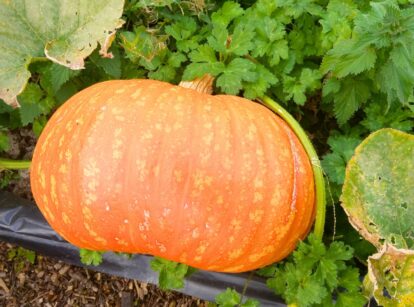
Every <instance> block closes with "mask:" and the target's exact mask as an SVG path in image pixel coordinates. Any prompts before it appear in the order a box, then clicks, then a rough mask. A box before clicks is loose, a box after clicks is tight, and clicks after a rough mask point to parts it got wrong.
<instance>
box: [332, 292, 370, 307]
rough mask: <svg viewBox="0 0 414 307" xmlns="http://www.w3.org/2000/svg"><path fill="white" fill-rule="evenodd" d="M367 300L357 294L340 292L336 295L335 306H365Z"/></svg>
mask: <svg viewBox="0 0 414 307" xmlns="http://www.w3.org/2000/svg"><path fill="white" fill-rule="evenodd" d="M366 302H367V298H366V297H365V296H364V295H362V293H360V292H359V290H358V292H352V293H348V292H341V293H339V294H338V298H337V300H336V304H335V306H337V307H349V306H365V304H366Z"/></svg>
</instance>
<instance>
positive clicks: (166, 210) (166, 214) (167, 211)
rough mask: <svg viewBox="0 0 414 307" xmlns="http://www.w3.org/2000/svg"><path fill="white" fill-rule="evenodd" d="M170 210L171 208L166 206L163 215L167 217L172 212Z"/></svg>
mask: <svg viewBox="0 0 414 307" xmlns="http://www.w3.org/2000/svg"><path fill="white" fill-rule="evenodd" d="M170 212H171V209H170V208H164V209H163V210H162V216H164V217H167V216H168V215H169V214H170Z"/></svg>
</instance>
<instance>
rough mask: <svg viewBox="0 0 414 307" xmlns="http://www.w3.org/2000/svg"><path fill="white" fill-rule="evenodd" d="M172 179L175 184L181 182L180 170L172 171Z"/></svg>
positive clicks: (181, 174)
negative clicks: (173, 178)
mask: <svg viewBox="0 0 414 307" xmlns="http://www.w3.org/2000/svg"><path fill="white" fill-rule="evenodd" d="M174 177H175V180H176V181H177V182H181V181H182V180H183V172H182V171H180V170H174Z"/></svg>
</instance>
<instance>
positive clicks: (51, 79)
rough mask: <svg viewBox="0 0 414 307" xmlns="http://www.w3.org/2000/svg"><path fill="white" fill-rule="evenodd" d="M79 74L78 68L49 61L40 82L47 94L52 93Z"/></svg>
mask: <svg viewBox="0 0 414 307" xmlns="http://www.w3.org/2000/svg"><path fill="white" fill-rule="evenodd" d="M77 75H79V71H78V70H71V69H69V68H67V67H65V66H62V65H58V64H55V63H51V64H50V65H48V66H47V68H46V69H45V70H44V72H43V74H42V77H41V79H40V84H41V86H42V88H43V89H45V90H46V91H47V92H48V93H49V94H52V95H54V94H55V93H56V92H57V91H58V90H59V89H60V88H61V87H62V85H63V84H65V83H66V82H67V81H68V80H69V79H71V78H73V77H75V76H77Z"/></svg>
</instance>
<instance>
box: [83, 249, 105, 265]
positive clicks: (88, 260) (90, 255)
mask: <svg viewBox="0 0 414 307" xmlns="http://www.w3.org/2000/svg"><path fill="white" fill-rule="evenodd" d="M79 253H80V260H81V262H82V263H83V264H86V265H94V266H98V265H100V264H101V263H102V261H103V258H102V255H103V253H104V252H99V251H92V250H87V249H84V248H81V249H80V251H79Z"/></svg>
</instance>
